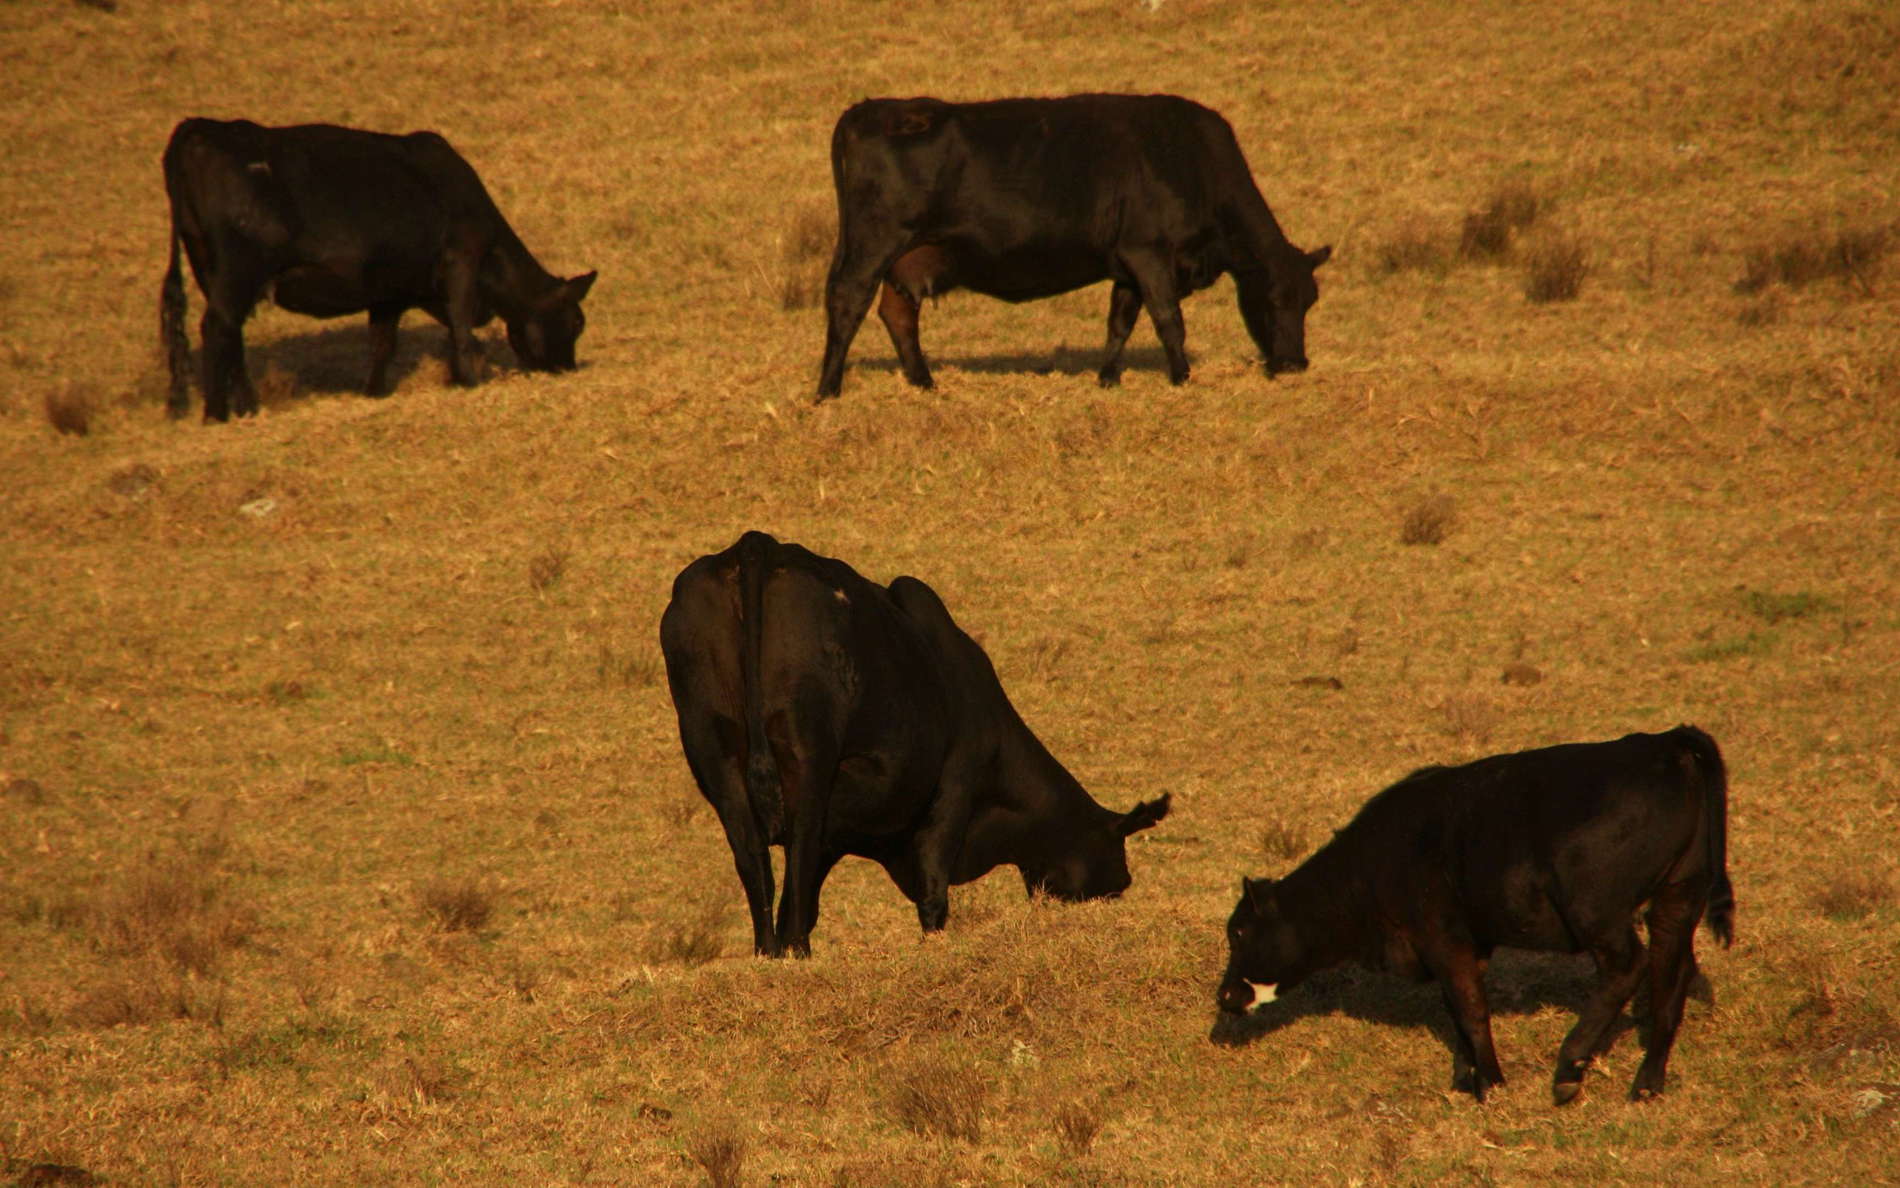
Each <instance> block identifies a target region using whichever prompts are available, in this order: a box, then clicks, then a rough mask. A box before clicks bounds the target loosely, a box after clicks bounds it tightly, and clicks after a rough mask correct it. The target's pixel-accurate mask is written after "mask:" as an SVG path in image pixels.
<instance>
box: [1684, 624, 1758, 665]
mask: <svg viewBox="0 0 1900 1188" xmlns="http://www.w3.org/2000/svg"><path fill="white" fill-rule="evenodd" d="M1774 646H1775V633H1774V632H1772V631H1751V632H1749V633H1748V634H1747V635H1731V636H1727V637H1725V638H1722V639H1712V640H1710V641H1709V642H1707V643H1704V644H1697V645H1696V646H1695V647H1693V648H1690V649H1689V650H1688V651H1687V652H1685V653H1684V654H1683V658H1684V659H1686V660H1688V661H1690V662H1691V663H1693V664H1710V663H1714V662H1716V661H1719V660H1739V659H1740V658H1742V657H1743V656H1765V655H1767V654H1768V651H1769V649H1771V648H1773V647H1774Z"/></svg>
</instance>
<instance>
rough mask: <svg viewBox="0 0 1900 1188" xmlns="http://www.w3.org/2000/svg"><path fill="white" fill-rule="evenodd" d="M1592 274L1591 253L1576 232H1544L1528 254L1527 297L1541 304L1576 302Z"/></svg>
mask: <svg viewBox="0 0 1900 1188" xmlns="http://www.w3.org/2000/svg"><path fill="white" fill-rule="evenodd" d="M1589 275H1590V254H1589V252H1587V251H1586V250H1585V249H1584V246H1583V242H1582V241H1581V240H1579V239H1578V238H1577V237H1576V236H1574V235H1567V234H1550V235H1541V236H1539V237H1538V238H1537V240H1536V241H1535V242H1534V243H1532V245H1531V246H1530V248H1529V250H1527V251H1526V252H1525V253H1524V296H1525V297H1527V298H1529V299H1530V300H1532V301H1534V302H1537V303H1538V304H1540V305H1541V304H1546V303H1548V302H1552V301H1574V300H1576V298H1577V294H1578V293H1579V292H1581V291H1582V290H1583V282H1584V278H1585V277H1587V276H1589Z"/></svg>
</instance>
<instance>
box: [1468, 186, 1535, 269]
mask: <svg viewBox="0 0 1900 1188" xmlns="http://www.w3.org/2000/svg"><path fill="white" fill-rule="evenodd" d="M1549 211H1550V203H1549V201H1548V200H1546V199H1544V198H1541V197H1539V196H1538V193H1537V191H1536V190H1534V189H1532V188H1531V186H1530V184H1529V183H1528V182H1523V181H1508V182H1505V183H1504V184H1502V185H1500V186H1499V187H1498V188H1497V189H1496V190H1494V191H1492V193H1491V197H1490V199H1489V200H1488V201H1487V202H1486V203H1485V204H1484V206H1483V207H1482V208H1480V209H1478V210H1475V211H1473V212H1472V213H1470V214H1468V215H1466V216H1465V221H1464V224H1463V225H1462V226H1461V227H1460V228H1459V231H1458V254H1459V255H1460V256H1462V257H1463V258H1465V259H1467V260H1492V261H1495V260H1501V259H1503V258H1504V257H1505V256H1507V255H1509V254H1510V251H1511V243H1512V241H1513V240H1514V239H1515V238H1516V237H1517V236H1518V235H1519V234H1520V233H1522V232H1523V231H1524V230H1526V229H1527V228H1529V227H1530V226H1531V224H1533V223H1535V222H1536V221H1537V220H1538V218H1539V217H1540V216H1541V215H1544V214H1548V213H1549Z"/></svg>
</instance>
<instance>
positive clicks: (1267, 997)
mask: <svg viewBox="0 0 1900 1188" xmlns="http://www.w3.org/2000/svg"><path fill="white" fill-rule="evenodd" d="M1727 836H1728V777H1727V774H1726V772H1725V769H1724V767H1723V764H1722V755H1721V752H1720V751H1718V750H1717V749H1716V746H1715V740H1714V739H1711V738H1710V737H1709V736H1708V735H1706V734H1704V733H1703V732H1702V731H1700V730H1697V729H1696V728H1695V727H1693V726H1678V727H1677V728H1676V729H1674V730H1671V731H1668V732H1667V733H1664V734H1632V735H1629V736H1627V737H1624V738H1620V739H1617V740H1615V741H1613V742H1601V743H1573V744H1569V745H1566V746H1557V747H1546V748H1544V749H1542V750H1537V751H1523V752H1520V753H1518V754H1514V755H1496V756H1493V757H1491V758H1489V759H1480V760H1478V761H1477V762H1475V763H1467V764H1465V765H1464V766H1462V767H1428V768H1425V769H1423V770H1422V771H1416V772H1413V773H1412V774H1411V775H1409V776H1407V777H1405V778H1404V779H1403V780H1400V781H1399V782H1398V783H1396V784H1394V785H1392V786H1391V787H1390V788H1387V789H1386V790H1385V791H1383V792H1381V793H1379V794H1378V795H1377V796H1375V797H1373V798H1372V800H1370V801H1369V802H1367V804H1366V806H1365V807H1364V808H1363V809H1361V810H1360V811H1359V815H1358V816H1356V817H1354V818H1353V820H1352V822H1351V823H1350V824H1348V825H1347V826H1346V827H1345V828H1344V829H1342V830H1340V831H1339V833H1338V834H1336V835H1335V836H1334V837H1333V840H1332V841H1330V842H1328V843H1327V844H1326V845H1325V846H1323V847H1321V849H1320V850H1319V852H1318V853H1316V854H1314V855H1313V856H1312V857H1311V858H1309V859H1307V860H1306V862H1305V863H1304V864H1302V865H1301V866H1300V868H1299V869H1298V870H1295V871H1294V872H1293V873H1292V874H1290V875H1288V876H1287V877H1286V878H1285V879H1282V880H1281V881H1279V882H1277V883H1276V882H1274V881H1272V880H1271V879H1242V880H1241V896H1240V902H1239V904H1238V905H1237V906H1236V907H1235V908H1234V914H1233V917H1232V918H1231V919H1229V920H1228V922H1227V943H1228V962H1227V973H1226V976H1225V977H1224V978H1223V979H1222V980H1221V986H1220V994H1219V1001H1220V1007H1221V1010H1222V1011H1223V1012H1225V1015H1224V1016H1223V1022H1222V1023H1220V1024H1216V1027H1215V1038H1217V1039H1219V1038H1223V1033H1225V1034H1226V1035H1227V1036H1231V1035H1232V1034H1233V1030H1234V1029H1233V1027H1232V1025H1231V1023H1229V1022H1228V1020H1232V1019H1233V1018H1235V1017H1236V1016H1238V1015H1240V1014H1241V1013H1242V1012H1244V1011H1246V1010H1247V1009H1248V1008H1249V1007H1256V1006H1260V1005H1263V1004H1264V1003H1265V1002H1272V1001H1273V1000H1274V999H1275V998H1276V997H1278V996H1279V995H1280V994H1283V993H1285V992H1286V991H1287V990H1289V989H1291V988H1292V987H1293V986H1294V985H1296V984H1297V983H1299V982H1300V981H1301V980H1302V979H1304V978H1306V977H1307V976H1308V975H1310V974H1313V973H1315V972H1317V971H1319V970H1322V969H1325V968H1327V967H1328V966H1332V965H1336V964H1338V963H1340V962H1341V961H1345V960H1348V959H1352V958H1356V959H1358V960H1359V961H1360V962H1362V963H1363V964H1365V965H1367V966H1369V967H1372V968H1375V969H1387V970H1391V971H1393V972H1395V973H1401V974H1406V975H1410V976H1413V977H1416V978H1418V979H1420V980H1428V979H1434V978H1435V979H1437V981H1438V984H1439V989H1440V990H1441V992H1442V993H1443V995H1444V1000H1445V1005H1446V1007H1447V1008H1448V1009H1449V1010H1450V1012H1451V1018H1452V1024H1453V1029H1454V1032H1455V1034H1456V1042H1455V1043H1454V1045H1453V1060H1452V1083H1453V1085H1454V1086H1455V1087H1456V1088H1460V1089H1464V1090H1467V1091H1469V1092H1471V1093H1472V1094H1474V1095H1475V1096H1476V1097H1477V1098H1478V1099H1479V1100H1480V1101H1482V1100H1483V1099H1484V1092H1485V1089H1486V1088H1487V1087H1489V1086H1492V1085H1501V1084H1503V1083H1504V1073H1503V1072H1502V1071H1501V1070H1500V1069H1499V1068H1498V1058H1497V1053H1496V1051H1495V1050H1494V1049H1493V1048H1492V1045H1491V1018H1490V1014H1489V1011H1488V1008H1487V1007H1486V1005H1485V994H1484V967H1485V962H1486V960H1487V959H1488V958H1489V957H1490V955H1491V951H1492V949H1493V948H1495V947H1497V946H1507V947H1513V948H1521V949H1540V950H1547V951H1556V952H1565V953H1578V952H1584V953H1589V954H1590V956H1591V957H1592V958H1594V959H1595V961H1596V967H1597V972H1598V974H1599V977H1600V980H1599V982H1598V985H1597V987H1596V990H1595V992H1594V993H1593V994H1592V996H1591V997H1590V999H1589V1001H1588V1002H1587V1003H1585V1005H1584V1007H1583V1009H1582V1011H1581V1012H1580V1013H1579V1017H1578V1019H1577V1024H1576V1026H1575V1027H1574V1028H1572V1029H1571V1032H1570V1034H1569V1036H1568V1037H1566V1038H1565V1040H1564V1042H1563V1047H1562V1048H1561V1049H1560V1050H1559V1051H1558V1054H1557V1071H1556V1077H1555V1081H1554V1085H1553V1091H1554V1093H1555V1096H1556V1100H1557V1102H1558V1103H1559V1104H1562V1103H1564V1102H1568V1101H1570V1100H1572V1099H1574V1098H1575V1097H1576V1096H1577V1093H1578V1091H1579V1090H1580V1089H1581V1088H1582V1084H1583V1070H1584V1067H1585V1066H1586V1065H1587V1064H1589V1062H1590V1059H1591V1057H1593V1056H1595V1055H1596V1054H1597V1053H1598V1052H1600V1051H1602V1050H1603V1049H1604V1048H1605V1047H1607V1045H1608V1041H1609V1040H1610V1038H1611V1026H1612V1024H1614V1023H1615V1021H1616V1019H1617V1016H1618V1014H1619V1013H1620V1012H1621V1010H1622V1009H1623V1004H1624V1003H1626V1002H1628V1001H1629V999H1630V997H1631V995H1632V994H1633V993H1634V992H1635V991H1636V989H1637V986H1638V983H1639V982H1640V981H1641V980H1642V978H1643V975H1644V972H1645V969H1647V972H1648V976H1649V991H1650V1012H1651V1016H1650V1023H1651V1026H1650V1035H1649V1041H1648V1050H1647V1053H1646V1055H1645V1056H1644V1058H1643V1063H1642V1067H1641V1068H1640V1069H1638V1070H1637V1073H1636V1080H1635V1083H1634V1085H1633V1086H1632V1087H1631V1089H1630V1097H1631V1099H1632V1100H1641V1099H1643V1098H1647V1097H1651V1096H1653V1095H1655V1094H1658V1093H1661V1092H1662V1088H1663V1071H1664V1067H1665V1066H1666V1065H1667V1064H1668V1061H1669V1048H1670V1045H1671V1044H1673V1043H1674V1042H1675V1038H1676V1028H1677V1026H1678V1025H1679V1024H1680V1023H1681V1021H1682V1006H1683V998H1684V995H1685V994H1686V993H1687V991H1688V988H1689V984H1690V981H1691V980H1692V979H1693V978H1694V977H1695V976H1696V966H1695V952H1694V939H1695V928H1696V924H1697V922H1698V921H1700V920H1701V919H1702V916H1703V911H1704V909H1706V910H1707V912H1708V923H1709V927H1710V929H1711V930H1712V931H1713V932H1714V933H1715V935H1716V936H1717V937H1718V938H1719V939H1720V940H1721V941H1722V943H1723V944H1724V945H1727V944H1729V943H1730V941H1731V940H1732V939H1733V937H1734V913H1735V897H1734V892H1733V889H1732V888H1731V887H1730V885H1729V880H1728V863H1727V849H1728V843H1727ZM1645 904H1647V905H1648V906H1647V910H1646V911H1645V912H1644V920H1645V922H1646V923H1647V925H1648V930H1649V947H1648V954H1647V956H1648V960H1647V962H1645V961H1644V956H1645V954H1644V946H1643V942H1642V941H1641V940H1640V939H1639V938H1638V936H1637V933H1636V928H1635V924H1634V921H1635V918H1636V914H1637V911H1638V910H1639V909H1641V908H1643V907H1644V905H1645ZM1263 991H1264V994H1263V993H1262V992H1263Z"/></svg>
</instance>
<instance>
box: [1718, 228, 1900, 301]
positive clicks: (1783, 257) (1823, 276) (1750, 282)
mask: <svg viewBox="0 0 1900 1188" xmlns="http://www.w3.org/2000/svg"><path fill="white" fill-rule="evenodd" d="M1891 240H1892V236H1891V233H1890V232H1889V230H1888V228H1886V227H1878V226H1873V227H1870V226H1852V227H1845V226H1844V227H1839V228H1836V229H1835V230H1833V231H1831V232H1830V231H1821V230H1813V231H1803V232H1791V233H1789V234H1786V235H1783V236H1781V237H1779V238H1776V239H1769V240H1763V241H1761V242H1758V243H1755V244H1751V245H1750V246H1748V247H1747V248H1745V249H1743V252H1742V275H1741V278H1740V279H1739V280H1737V281H1736V282H1735V291H1736V292H1738V293H1759V292H1760V291H1761V290H1763V289H1765V288H1767V287H1768V286H1769V285H1771V284H1775V283H1777V282H1778V283H1780V284H1783V285H1786V286H1788V287H1789V288H1791V289H1796V288H1800V287H1801V286H1803V285H1809V284H1813V283H1814V282H1816V281H1821V280H1832V279H1840V280H1843V281H1847V282H1850V283H1852V284H1856V285H1859V286H1860V287H1862V288H1863V289H1864V288H1866V287H1867V286H1868V285H1869V283H1870V282H1871V281H1872V279H1873V276H1874V274H1875V272H1877V271H1878V270H1879V267H1880V263H1881V261H1882V260H1883V259H1884V258H1885V257H1886V254H1887V249H1888V247H1889V246H1890V244H1891Z"/></svg>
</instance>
